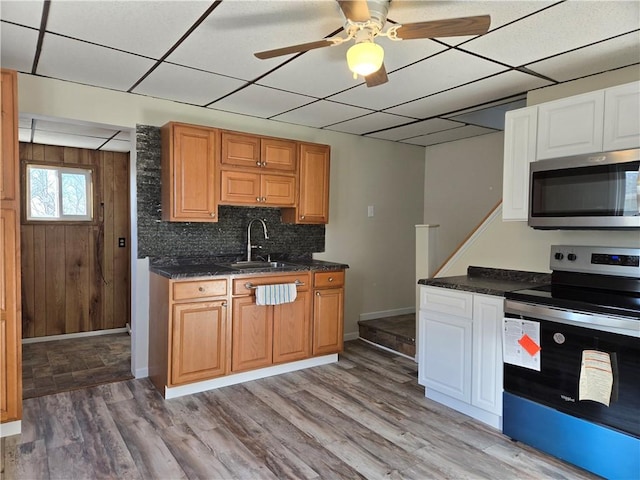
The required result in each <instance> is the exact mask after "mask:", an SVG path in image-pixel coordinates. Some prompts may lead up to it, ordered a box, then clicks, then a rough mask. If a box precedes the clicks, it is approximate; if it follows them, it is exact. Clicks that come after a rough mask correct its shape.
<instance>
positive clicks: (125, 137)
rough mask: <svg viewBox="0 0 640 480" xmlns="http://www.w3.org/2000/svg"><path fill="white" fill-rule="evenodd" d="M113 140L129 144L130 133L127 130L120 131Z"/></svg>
mask: <svg viewBox="0 0 640 480" xmlns="http://www.w3.org/2000/svg"><path fill="white" fill-rule="evenodd" d="M113 139H114V140H123V141H125V142H129V141H130V140H131V133H130V132H129V131H128V130H121V131H119V132H118V134H117V135H116V136H115V137H113Z"/></svg>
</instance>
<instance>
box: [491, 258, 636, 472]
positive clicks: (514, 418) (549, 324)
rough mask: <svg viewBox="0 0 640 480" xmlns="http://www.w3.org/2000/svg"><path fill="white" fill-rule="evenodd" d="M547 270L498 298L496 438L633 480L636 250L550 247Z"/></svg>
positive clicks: (634, 456) (634, 448) (594, 470)
mask: <svg viewBox="0 0 640 480" xmlns="http://www.w3.org/2000/svg"><path fill="white" fill-rule="evenodd" d="M550 267H551V270H552V271H553V273H552V275H551V278H552V283H551V285H547V286H542V287H538V288H533V289H528V290H519V291H515V292H509V293H507V294H506V295H505V297H506V302H505V319H504V346H503V348H504V359H505V366H504V391H505V393H504V418H503V432H504V433H505V434H506V435H508V436H510V437H511V438H513V439H514V440H519V441H522V442H523V443H527V444H529V445H532V446H534V447H536V448H538V449H540V450H543V451H546V452H548V453H550V454H552V455H555V456H557V457H559V458H562V459H564V460H566V461H568V462H571V463H573V464H576V465H578V466H581V467H582V468H584V469H586V470H589V471H591V472H594V473H596V474H598V475H602V476H604V477H607V478H640V248H611V247H587V246H552V247H551V255H550Z"/></svg>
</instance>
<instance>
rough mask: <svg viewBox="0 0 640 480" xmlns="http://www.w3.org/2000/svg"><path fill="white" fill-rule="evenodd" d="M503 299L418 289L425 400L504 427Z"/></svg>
mask: <svg viewBox="0 0 640 480" xmlns="http://www.w3.org/2000/svg"><path fill="white" fill-rule="evenodd" d="M503 316H504V299H503V298H502V297H494V296H489V295H481V294H474V293H469V292H461V291H457V290H452V289H447V288H439V287H429V286H421V287H420V314H419V326H418V328H419V332H418V334H419V351H418V381H419V383H420V384H421V385H424V386H425V396H426V397H427V398H430V399H432V400H435V401H437V402H439V403H442V404H444V405H447V406H449V407H451V408H453V409H455V410H458V411H460V412H462V413H465V414H467V415H469V416H471V417H473V418H476V419H478V420H480V421H482V422H484V423H487V424H488V425H491V426H492V427H494V428H498V429H500V428H502V330H501V328H502V318H503Z"/></svg>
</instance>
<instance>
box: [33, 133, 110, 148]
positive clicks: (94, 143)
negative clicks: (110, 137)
mask: <svg viewBox="0 0 640 480" xmlns="http://www.w3.org/2000/svg"><path fill="white" fill-rule="evenodd" d="M33 143H41V144H44V145H60V146H66V147H75V148H88V149H91V150H95V149H97V148H98V147H99V146H100V145H102V144H103V143H104V138H96V137H84V136H82V135H70V134H67V133H58V132H46V131H42V130H36V131H35V132H34V135H33Z"/></svg>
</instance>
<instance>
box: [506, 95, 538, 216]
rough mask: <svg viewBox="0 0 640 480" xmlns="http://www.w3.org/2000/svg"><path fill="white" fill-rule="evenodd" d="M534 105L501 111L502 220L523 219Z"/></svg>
mask: <svg viewBox="0 0 640 480" xmlns="http://www.w3.org/2000/svg"><path fill="white" fill-rule="evenodd" d="M537 121H538V107H528V108H520V109H518V110H512V111H510V112H507V113H506V114H505V124H504V174H503V179H502V202H503V203H502V219H503V220H524V221H526V220H527V218H528V208H529V163H531V162H533V161H535V159H536V131H537Z"/></svg>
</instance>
